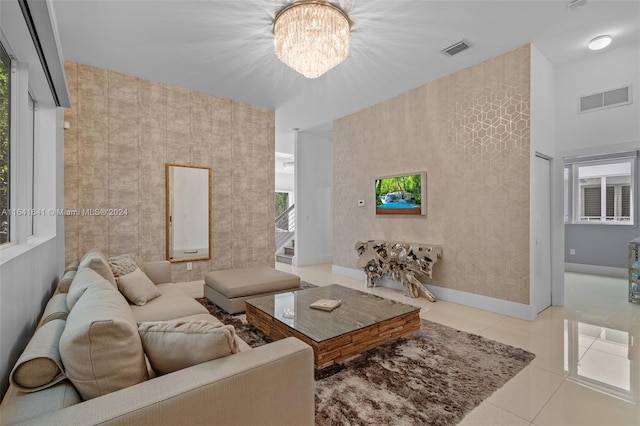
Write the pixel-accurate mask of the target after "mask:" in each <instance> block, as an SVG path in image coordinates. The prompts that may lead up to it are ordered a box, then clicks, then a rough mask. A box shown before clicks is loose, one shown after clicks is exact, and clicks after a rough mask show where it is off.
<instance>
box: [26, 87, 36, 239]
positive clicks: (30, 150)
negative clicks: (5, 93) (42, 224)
mask: <svg viewBox="0 0 640 426" xmlns="http://www.w3.org/2000/svg"><path fill="white" fill-rule="evenodd" d="M28 104H29V115H28V117H27V119H28V126H27V132H28V133H27V139H26V142H27V143H26V146H25V148H26V151H27V156H26V157H27V158H28V159H29V160H30V161H28V162H27V165H26V166H27V171H26V173H25V176H26V178H27V184H26V189H27V197H26V202H27V204H26V206H27V210H30V211H33V212H35V205H34V199H35V191H34V185H35V182H36V181H35V176H34V173H35V167H34V163H35V154H36V149H35V142H36V129H35V126H36V102H35V101H34V100H33V96H31V93H29V102H28ZM27 219H28V220H27V236H29V237H30V236H32V235H33V233H34V231H33V224H34V222H35V214H32V215H28V216H27Z"/></svg>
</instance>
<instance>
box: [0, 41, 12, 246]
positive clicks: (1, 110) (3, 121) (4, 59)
mask: <svg viewBox="0 0 640 426" xmlns="http://www.w3.org/2000/svg"><path fill="white" fill-rule="evenodd" d="M0 59H1V60H0V244H4V243H7V242H9V235H10V234H9V209H10V207H11V205H10V203H9V202H10V194H9V164H10V157H9V155H10V151H9V131H10V128H11V126H10V123H11V115H10V114H11V111H10V110H11V59H10V58H9V55H7V52H6V51H5V50H4V47H3V46H2V44H0Z"/></svg>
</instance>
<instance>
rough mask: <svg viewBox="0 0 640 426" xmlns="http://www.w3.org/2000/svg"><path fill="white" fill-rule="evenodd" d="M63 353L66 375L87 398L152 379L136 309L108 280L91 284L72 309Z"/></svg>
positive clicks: (66, 328)
mask: <svg viewBox="0 0 640 426" xmlns="http://www.w3.org/2000/svg"><path fill="white" fill-rule="evenodd" d="M60 355H61V357H62V362H63V364H64V366H65V368H66V374H67V378H68V379H69V380H71V383H73V385H74V386H75V388H76V389H77V391H78V393H79V394H80V396H82V399H83V400H85V401H86V400H88V399H91V398H95V397H98V396H101V395H106V394H108V393H111V392H115V391H118V390H120V389H124V388H126V387H129V386H133V385H135V384H138V383H141V382H143V381H145V380H147V379H148V377H149V376H148V374H147V367H146V364H145V358H144V351H143V349H142V342H141V340H140V335H139V334H138V324H137V323H136V319H135V317H134V316H133V312H131V308H130V307H129V304H128V303H127V301H126V300H125V299H124V297H123V296H122V294H120V292H119V291H118V290H116V289H115V288H114V287H113V286H112V285H111V284H109V283H108V282H106V281H105V280H102V281H99V282H96V283H93V284H91V285H90V286H88V287H87V288H86V290H85V291H84V293H83V294H82V296H80V298H79V299H78V301H77V302H76V304H75V306H74V307H73V309H72V310H71V312H69V316H68V317H67V323H66V326H65V328H64V331H63V332H62V336H61V337H60Z"/></svg>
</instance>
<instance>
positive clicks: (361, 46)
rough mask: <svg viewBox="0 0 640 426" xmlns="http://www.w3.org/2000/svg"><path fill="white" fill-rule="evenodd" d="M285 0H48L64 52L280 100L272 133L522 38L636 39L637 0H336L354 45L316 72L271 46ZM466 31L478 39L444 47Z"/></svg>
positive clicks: (576, 50)
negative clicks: (302, 69) (311, 74)
mask: <svg viewBox="0 0 640 426" xmlns="http://www.w3.org/2000/svg"><path fill="white" fill-rule="evenodd" d="M288 2H289V1H285V0H224V1H218V0H198V1H189V0H128V1H117V0H81V1H80V0H53V4H54V8H55V14H56V16H57V23H58V31H59V34H60V43H61V46H62V53H63V56H64V58H65V59H66V60H70V61H74V62H79V63H83V64H88V65H93V66H97V67H100V68H105V69H109V70H113V71H118V72H122V73H125V74H130V75H135V76H139V77H142V78H145V79H149V80H154V81H158V82H162V83H166V84H170V85H175V86H179V87H183V88H187V89H190V90H195V91H198V92H203V93H207V94H211V95H215V96H219V97H224V98H230V99H234V100H238V101H241V102H246V103H249V104H254V105H260V106H264V107H268V108H273V109H275V110H276V135H277V136H276V139H278V135H281V134H287V133H291V132H292V129H294V128H299V129H302V130H307V129H311V128H315V129H316V130H317V129H320V130H322V131H326V130H327V129H330V128H331V122H332V121H333V120H334V119H336V118H339V117H342V116H345V115H348V114H350V113H353V112H355V111H358V110H360V109H363V108H365V107H367V106H370V105H373V104H375V103H378V102H380V101H382V100H384V99H388V98H390V97H393V96H396V95H398V94H401V93H403V92H406V91H408V90H410V89H412V88H415V87H418V86H421V85H423V84H425V83H428V82H430V81H433V80H436V79H438V78H440V77H442V76H445V75H448V74H451V73H453V72H455V71H458V70H460V69H463V68H466V67H468V66H470V65H473V64H476V63H478V62H481V61H483V60H486V59H489V58H492V57H494V56H496V55H499V54H501V53H505V52H508V51H510V50H512V49H515V48H517V47H519V46H522V45H524V44H527V43H535V45H536V46H537V47H538V49H539V50H540V51H541V52H542V53H543V54H544V55H545V56H546V57H547V58H548V59H549V60H550V61H551V62H552V63H554V64H555V65H562V64H564V63H567V62H572V61H575V60H578V59H581V58H583V57H586V56H588V55H596V54H597V53H595V52H591V51H589V50H587V48H586V44H587V42H588V41H589V40H590V39H592V38H593V37H596V36H598V35H601V34H610V35H612V36H613V37H614V41H613V43H612V45H611V46H609V48H608V49H614V48H616V47H619V46H622V45H625V44H628V43H632V42H637V41H638V40H640V1H639V0H627V1H613V0H601V1H598V0H589V2H588V4H587V6H586V7H582V8H580V9H578V10H575V11H571V10H569V8H568V7H567V6H568V4H569V2H568V1H564V0H535V1H520V0H510V1H507V0H502V1H479V0H470V1H453V0H447V1H427V0H421V1H415V0H414V1H408V0H341V1H339V2H337V3H339V4H340V5H341V6H342V8H343V9H344V10H345V11H347V13H348V14H349V15H350V17H351V19H352V21H353V23H354V24H353V28H352V36H351V51H350V54H349V57H348V58H347V59H346V60H345V61H344V62H343V63H342V64H340V65H338V66H337V67H336V68H334V69H333V70H330V71H329V72H328V73H326V74H325V75H324V76H322V77H320V78H318V79H315V80H309V79H307V78H305V77H303V76H302V75H300V74H298V73H296V72H295V71H293V70H291V69H290V68H288V67H287V66H285V65H284V64H282V63H281V62H280V61H279V60H278V59H277V58H276V56H275V54H274V51H273V34H272V21H273V18H274V16H275V14H276V12H277V11H278V10H279V9H281V8H282V7H283V6H284V5H285V4H287V3H288ZM461 39H465V40H468V41H469V42H470V43H471V45H472V48H471V49H469V50H467V51H465V52H463V53H461V54H459V55H457V56H455V57H447V56H445V55H443V54H442V53H440V50H441V49H442V48H444V47H447V46H449V45H451V44H453V43H455V42H458V41H459V40H461Z"/></svg>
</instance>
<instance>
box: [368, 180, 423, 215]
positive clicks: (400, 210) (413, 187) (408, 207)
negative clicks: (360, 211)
mask: <svg viewBox="0 0 640 426" xmlns="http://www.w3.org/2000/svg"><path fill="white" fill-rule="evenodd" d="M375 189H376V215H398V214H399V215H417V216H420V215H426V214H427V174H426V173H425V172H420V173H410V174H406V175H396V176H385V177H380V178H377V179H376V183H375Z"/></svg>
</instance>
